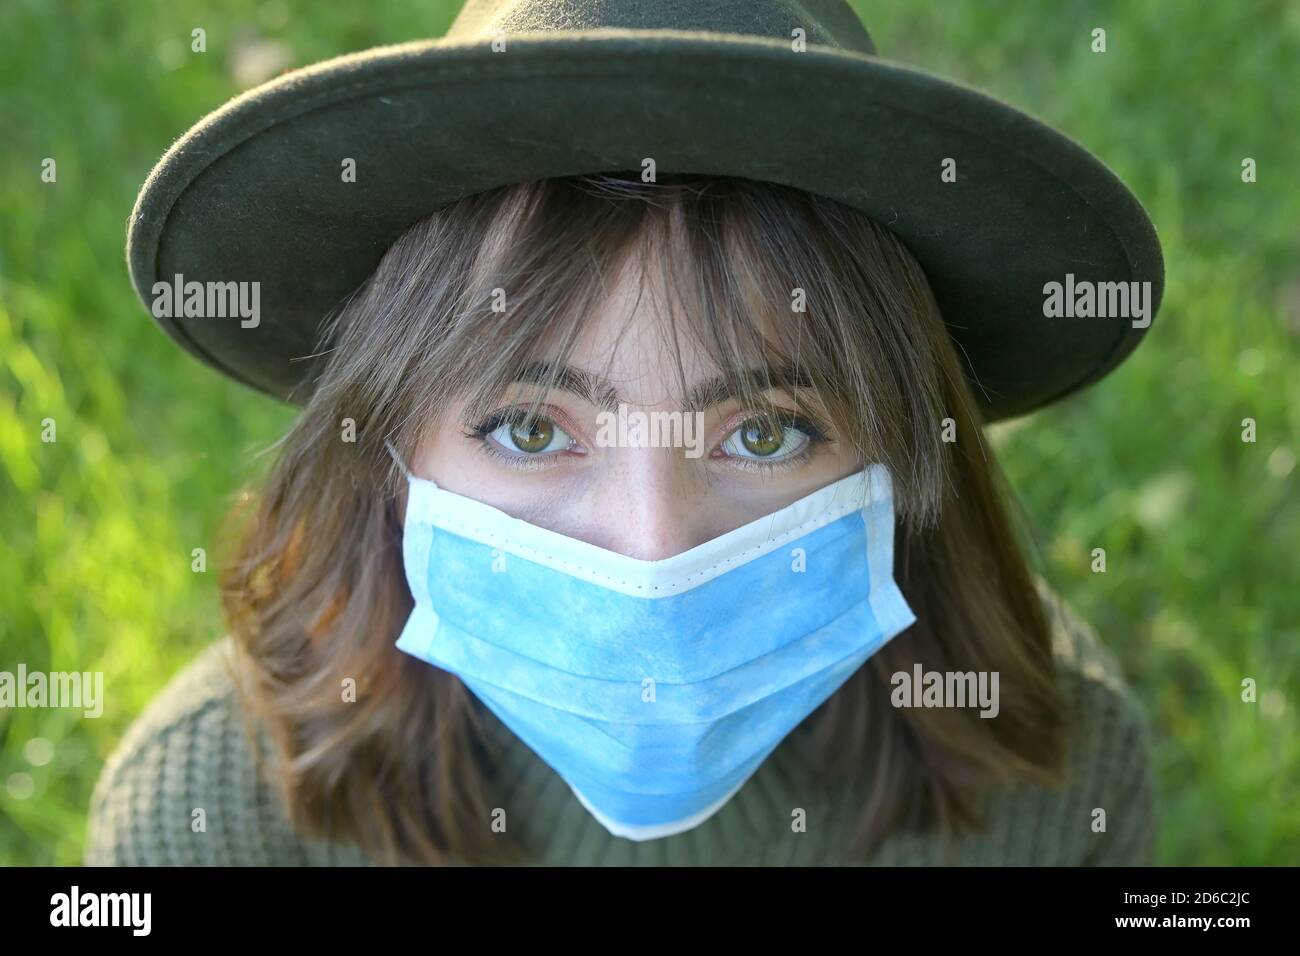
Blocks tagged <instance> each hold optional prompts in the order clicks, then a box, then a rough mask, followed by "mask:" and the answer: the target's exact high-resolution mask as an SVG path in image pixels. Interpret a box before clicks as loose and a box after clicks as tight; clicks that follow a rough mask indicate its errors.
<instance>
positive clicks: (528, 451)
mask: <svg viewBox="0 0 1300 956" xmlns="http://www.w3.org/2000/svg"><path fill="white" fill-rule="evenodd" d="M475 431H477V432H478V433H479V434H481V435H483V436H484V437H488V438H491V439H492V440H493V441H494V442H496V444H498V445H500V446H501V447H502V448H504V449H505V450H506V451H508V452H514V453H516V455H517V456H522V457H531V456H540V455H542V454H543V453H544V452H555V451H565V450H567V449H570V448H572V447H573V439H572V438H570V437H569V434H568V432H566V431H565V430H564V429H562V428H560V427H559V426H558V425H557V424H555V422H553V421H552V420H551V419H549V418H546V417H544V416H542V415H536V416H533V417H532V418H525V417H524V416H522V415H499V416H496V417H494V418H493V419H492V420H491V421H489V422H488V423H486V424H485V425H483V426H481V427H480V428H477V429H475Z"/></svg>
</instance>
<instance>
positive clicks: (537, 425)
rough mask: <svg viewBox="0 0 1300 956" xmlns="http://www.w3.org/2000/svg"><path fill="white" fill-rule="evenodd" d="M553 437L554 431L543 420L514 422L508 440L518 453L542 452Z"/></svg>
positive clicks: (533, 419)
mask: <svg viewBox="0 0 1300 956" xmlns="http://www.w3.org/2000/svg"><path fill="white" fill-rule="evenodd" d="M554 436H555V429H554V428H552V426H551V423H550V422H548V421H547V420H546V419H544V418H532V419H529V420H528V421H526V422H516V423H515V424H514V425H512V426H511V427H510V440H511V441H513V442H514V443H515V447H517V448H518V449H519V450H520V451H530V452H537V451H542V450H543V449H545V448H546V446H547V445H549V444H550V443H551V441H552V439H553V438H554Z"/></svg>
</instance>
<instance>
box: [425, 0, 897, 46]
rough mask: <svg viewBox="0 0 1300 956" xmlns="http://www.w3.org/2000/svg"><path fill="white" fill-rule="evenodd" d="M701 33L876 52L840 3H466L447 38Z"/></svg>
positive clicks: (739, 0) (521, 0)
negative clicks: (797, 34) (799, 38)
mask: <svg viewBox="0 0 1300 956" xmlns="http://www.w3.org/2000/svg"><path fill="white" fill-rule="evenodd" d="M609 28H614V29H623V30H700V31H709V32H715V33H734V34H740V35H745V36H760V37H767V38H769V39H779V40H784V41H787V42H788V41H789V40H790V39H791V38H792V36H793V33H792V31H794V30H795V29H796V28H801V29H803V30H804V34H805V37H806V39H807V41H808V42H809V43H813V44H820V45H823V46H830V47H837V48H839V49H843V50H850V51H854V52H857V53H865V54H868V55H874V54H875V52H876V48H875V45H874V44H873V43H872V42H871V37H870V35H869V34H868V33H867V30H866V28H865V27H864V26H863V25H862V21H861V20H859V19H858V16H857V14H855V13H854V12H853V10H852V8H851V7H850V6H849V5H848V3H847V2H845V0H466V2H465V6H464V7H462V8H461V11H460V14H459V15H458V16H457V17H456V20H455V22H453V23H452V25H451V27H450V29H448V31H447V34H446V38H447V39H448V40H462V41H464V40H474V39H491V38H492V37H493V36H495V35H496V34H498V33H507V34H508V33H531V32H547V31H551V32H555V31H576V32H581V31H587V30H600V29H609Z"/></svg>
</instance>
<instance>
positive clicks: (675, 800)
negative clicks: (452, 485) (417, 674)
mask: <svg viewBox="0 0 1300 956" xmlns="http://www.w3.org/2000/svg"><path fill="white" fill-rule="evenodd" d="M390 450H391V447H390ZM399 464H400V459H399ZM403 471H405V472H406V474H407V481H408V486H409V497H408V500H407V506H406V528H405V532H404V536H403V561H404V564H405V569H406V578H407V582H408V583H409V585H410V588H411V593H412V595H413V596H414V598H415V609H414V610H413V611H412V613H411V616H410V619H409V620H408V621H407V623H406V626H405V628H404V629H403V631H402V634H401V637H400V638H399V639H398V642H397V646H398V647H399V648H400V649H401V650H403V651H405V652H407V653H408V654H412V655H414V656H415V657H418V658H420V659H421V660H424V661H427V662H428V663H430V664H433V665H435V666H437V667H440V668H442V669H444V670H447V671H450V672H452V673H453V674H456V675H457V676H458V677H459V678H460V680H461V681H462V682H463V683H464V684H465V686H466V687H468V688H469V689H470V691H472V692H473V693H474V694H475V695H476V696H477V697H478V698H479V699H480V700H482V701H483V703H484V704H485V705H486V706H487V707H488V708H489V709H490V710H491V711H492V712H493V713H494V714H495V715H496V716H497V717H498V718H500V720H501V721H502V722H503V723H504V724H505V725H506V726H507V727H509V728H510V730H511V731H513V732H514V733H515V734H516V735H517V736H518V737H519V738H521V739H522V740H523V741H524V742H525V743H526V744H527V745H528V746H529V747H530V748H531V749H532V750H533V751H535V752H536V753H537V755H538V756H539V757H541V759H542V760H544V761H545V762H546V763H547V764H549V765H550V767H551V768H552V769H553V770H554V771H555V772H556V773H557V774H559V775H560V776H561V777H562V778H563V779H564V780H565V782H567V783H568V785H569V787H570V788H571V789H572V790H573V792H574V794H575V796H576V797H577V799H578V800H579V801H581V803H582V805H583V806H584V807H586V809H587V810H588V812H590V813H591V815H592V816H594V817H595V818H596V819H597V820H598V821H600V823H601V824H603V825H604V827H605V828H606V829H607V830H609V832H610V833H612V834H614V835H616V836H620V837H626V838H627V839H630V840H650V839H655V838H659V837H666V836H671V835H673V834H676V833H681V832H683V831H685V830H689V829H692V828H693V827H696V826H699V825H700V824H701V823H703V822H704V821H705V820H707V819H708V818H709V817H710V816H712V815H713V814H714V813H716V812H717V811H718V810H719V809H721V808H722V806H723V805H724V804H725V803H726V802H727V801H728V800H729V799H730V798H731V797H732V796H733V795H734V794H735V793H736V792H737V791H738V790H739V789H740V788H741V786H742V785H743V784H744V783H745V781H746V780H748V779H749V777H750V776H751V775H752V774H753V773H754V771H755V770H757V769H758V767H759V766H760V765H761V764H762V763H763V761H764V760H765V759H766V758H767V757H768V756H769V755H770V754H771V753H772V752H773V750H775V749H776V747H777V745H778V744H779V743H780V742H781V740H782V739H783V738H785V736H786V735H787V734H789V733H790V731H791V730H793V729H794V728H795V727H796V726H798V724H799V723H800V722H801V721H802V720H803V719H804V718H805V717H807V716H808V714H810V713H811V712H812V711H813V710H815V709H816V708H817V707H818V706H819V705H820V704H821V703H822V702H824V701H825V700H826V698H828V697H829V696H830V695H831V694H833V693H834V692H835V690H836V689H838V688H839V687H840V685H842V684H843V683H844V682H845V681H846V680H847V679H848V678H849V677H850V676H851V675H852V674H853V673H854V671H856V670H857V669H858V668H859V667H861V666H862V664H863V662H865V661H866V660H867V659H868V658H869V657H871V655H872V654H874V653H875V652H876V651H878V650H879V649H880V648H881V647H882V646H883V645H884V644H885V642H887V641H888V640H889V639H890V638H892V637H893V636H894V635H896V634H898V633H899V632H900V631H902V630H903V629H904V628H906V627H908V626H910V625H911V624H912V623H913V622H914V621H915V620H916V618H915V616H914V615H913V614H912V611H911V609H910V608H909V607H908V606H907V602H906V601H905V600H904V599H903V595H902V593H901V592H900V591H899V589H898V586H897V584H896V583H895V581H894V578H893V573H892V565H893V529H894V509H893V498H892V495H891V493H890V481H889V475H888V473H887V472H886V470H885V469H884V468H883V467H881V466H879V465H871V466H869V467H867V468H866V469H864V470H863V471H860V472H858V473H856V474H854V475H851V476H849V477H847V478H844V479H843V480H841V481H837V482H835V483H834V484H831V485H827V486H826V487H824V488H822V489H820V490H819V491H815V492H813V493H812V494H810V495H807V496H806V497H804V498H801V499H800V500H798V501H796V502H794V503H793V504H791V505H789V506H788V507H785V508H782V509H781V510H780V511H777V512H775V513H773V514H770V515H767V516H766V517H763V518H759V519H757V520H755V521H751V522H749V523H748V524H746V525H744V526H742V527H740V528H737V529H735V530H734V531H729V532H727V533H726V534H724V535H722V536H720V537H718V538H714V539H713V540H711V541H707V542H705V543H704V544H701V545H698V546H696V547H694V548H691V549H690V550H688V551H683V552H682V553H680V554H677V555H674V556H672V557H670V558H665V559H663V560H661V561H642V560H638V559H636V558H630V557H627V556H625V555H622V554H618V553H616V552H613V551H607V550H605V549H604V548H599V547H596V546H595V545H592V544H588V543H586V542H583V541H579V540H577V539H575V538H570V537H567V536H565V535H562V534H557V533H556V532H553V531H548V530H546V529H544V528H541V527H538V526H536V525H533V524H529V523H527V522H525V521H522V520H519V519H517V518H512V517H510V516H509V515H507V514H506V513H505V512H503V511H500V510H499V509H497V508H493V507H491V506H489V505H486V504H483V503H482V502H479V501H475V500H473V499H471V498H466V497H464V496H462V495H458V494H454V493H452V492H450V491H447V490H446V489H443V488H440V487H438V486H437V485H436V484H434V483H433V482H432V481H429V480H426V479H422V478H419V477H417V476H415V475H412V474H411V473H410V472H409V471H407V470H406V469H405V466H403Z"/></svg>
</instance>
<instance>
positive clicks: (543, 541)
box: [406, 464, 893, 598]
mask: <svg viewBox="0 0 1300 956" xmlns="http://www.w3.org/2000/svg"><path fill="white" fill-rule="evenodd" d="M408 478H409V481H410V487H411V495H410V499H409V500H408V502H407V512H406V520H407V521H417V522H421V523H427V524H431V525H433V526H434V527H436V528H441V529H442V530H444V531H450V532H452V533H454V534H458V535H460V536H462V537H465V538H469V539H470V540H472V541H477V542H479V543H480V544H486V545H490V546H492V547H495V548H499V549H501V550H502V551H505V552H506V553H508V554H513V555H515V556H516V557H520V558H523V559H525V560H527V561H532V562H534V563H536V564H541V565H543V566H545V567H549V568H553V569H555V570H557V571H562V572H564V573H565V574H570V575H572V576H574V577H577V578H581V579H583V580H585V581H589V582H591V583H592V584H598V585H601V586H602V587H607V588H610V589H612V590H615V591H619V592H620V593H623V594H628V595H631V596H633V597H646V598H655V597H668V596H670V595H673V594H680V593H682V592H684V591H689V590H691V589H692V588H696V587H699V586H700V585H702V584H704V583H706V582H708V581H711V580H713V579H714V578H716V577H718V576H719V575H721V574H724V573H725V572H727V571H730V570H731V569H732V568H734V567H736V566H738V565H741V564H745V563H747V562H749V561H753V560H755V559H756V558H760V557H762V556H763V555H765V554H768V553H770V552H772V551H775V550H776V549H777V548H780V547H781V546H782V545H784V544H786V543H787V542H789V541H792V540H794V539H796V538H799V537H802V536H803V535H806V534H808V533H810V532H812V531H816V530H817V529H819V528H823V527H825V526H826V525H828V524H831V523H833V522H835V521H838V520H839V519H840V518H842V517H844V516H845V515H847V514H850V513H852V512H854V511H859V510H864V509H865V511H866V514H864V516H863V517H864V519H865V518H866V516H867V514H869V513H870V512H871V510H872V508H871V506H872V505H874V504H881V503H887V504H888V505H889V506H890V507H888V508H887V509H886V510H887V511H888V512H889V514H890V519H891V523H892V515H893V508H892V504H893V502H892V498H891V495H890V482H889V474H888V472H887V471H886V470H885V468H884V466H883V465H874V464H873V465H870V466H868V467H867V468H864V469H862V470H861V471H858V472H855V473H854V474H852V475H849V476H847V477H845V478H841V479H840V480H839V481H836V482H833V483H831V484H829V485H827V486H826V487H824V488H819V489H818V490H817V491H814V492H812V493H811V494H808V495H805V496H804V497H803V498H800V499H799V500H798V501H795V502H793V503H792V504H790V505H788V506H787V507H785V508H782V509H781V510H780V511H777V512H774V513H773V514H770V515H766V516H764V517H762V518H757V519H755V520H754V521H751V522H749V523H748V524H745V525H742V526H741V527H739V528H736V529H734V530H732V531H728V532H727V533H725V534H723V535H720V536H718V537H716V538H713V539H711V540H709V541H706V542H704V543H703V544H700V545H697V546H695V547H693V548H690V549H688V550H686V551H683V552H681V553H680V554H675V555H673V556H672V557H668V558H663V559H662V560H658V561H643V560H641V559H639V558H632V557H628V556H627V555H625V554H619V553H618V552H617V551H610V550H607V549H605V548H601V547H597V546H596V545H594V544H589V543H588V542H586V541H580V540H578V539H577V538H571V537H569V536H568V535H563V534H559V533H558V532H555V531H549V530H547V529H546V528H542V527H540V526H538V525H534V524H530V523H529V522H527V521H524V520H522V519H520V518H513V517H511V516H510V515H508V514H506V513H505V512H504V511H501V510H500V509H498V508H494V507H492V506H491V505H487V504H484V503H483V502H481V501H476V500H474V499H473V498H467V497H465V496H464V495H459V494H456V493H454V492H451V491H447V490H446V489H445V488H440V487H439V486H438V485H437V484H436V483H435V482H433V481H430V480H428V479H426V478H420V477H418V476H416V475H408ZM868 492H870V497H869V496H868ZM890 532H891V540H892V528H891V529H890ZM890 551H891V552H892V547H891V549H890Z"/></svg>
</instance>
